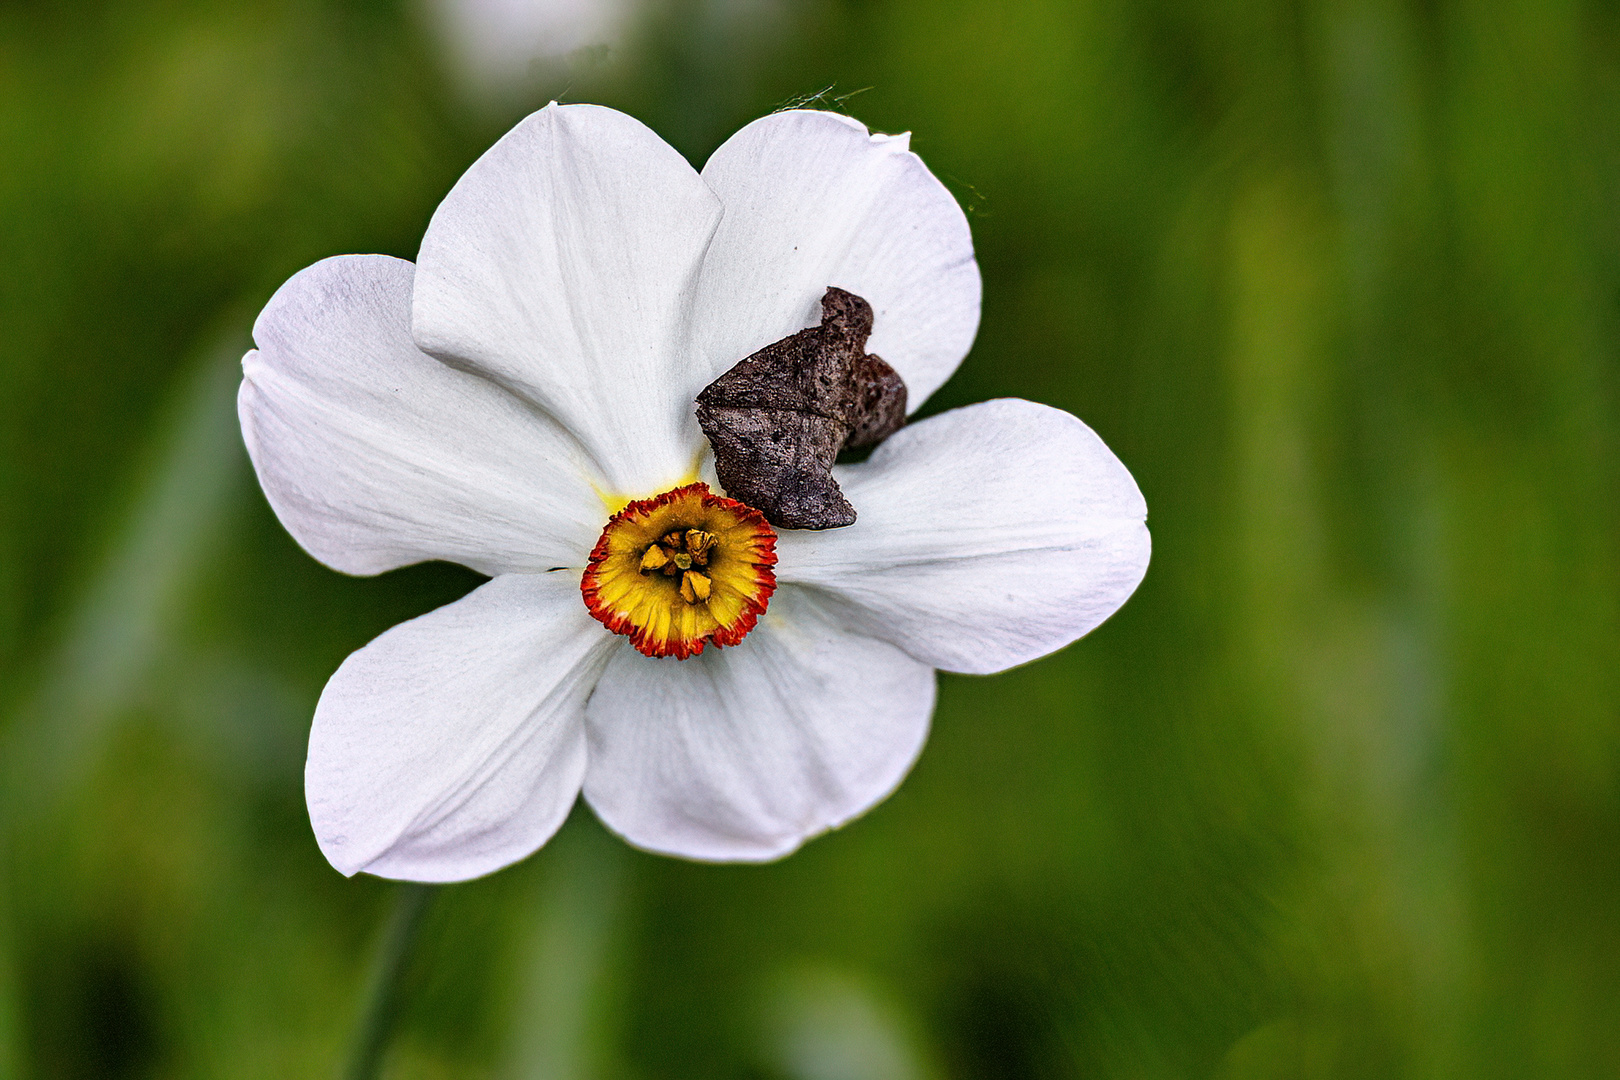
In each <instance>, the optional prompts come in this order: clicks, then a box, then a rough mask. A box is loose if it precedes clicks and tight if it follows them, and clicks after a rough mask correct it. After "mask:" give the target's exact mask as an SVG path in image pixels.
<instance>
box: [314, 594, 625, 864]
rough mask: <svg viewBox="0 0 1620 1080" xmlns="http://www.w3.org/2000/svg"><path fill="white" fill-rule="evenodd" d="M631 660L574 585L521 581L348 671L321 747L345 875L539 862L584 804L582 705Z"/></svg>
mask: <svg viewBox="0 0 1620 1080" xmlns="http://www.w3.org/2000/svg"><path fill="white" fill-rule="evenodd" d="M620 645H621V642H620V641H619V639H617V638H614V637H613V636H612V635H610V634H608V633H607V632H606V631H605V630H603V629H602V627H601V626H599V625H598V624H597V623H596V622H594V621H593V620H592V619H591V617H590V615H589V614H588V613H587V612H586V610H585V605H584V603H583V602H582V601H581V600H580V595H579V576H578V575H577V574H570V573H556V574H534V575H525V574H510V575H507V576H504V577H498V578H495V579H494V580H493V581H490V582H488V583H486V584H484V585H482V586H480V587H479V588H478V589H476V590H474V591H473V592H472V593H470V594H468V595H467V596H465V597H463V598H462V599H460V600H458V601H456V602H455V603H453V604H450V605H448V606H446V607H442V608H439V609H438V610H437V611H433V612H429V613H428V614H426V615H423V616H422V617H421V618H418V619H412V620H411V621H410V622H407V623H401V624H400V625H399V626H396V627H394V628H393V629H392V630H389V631H388V632H387V633H385V634H383V635H382V636H381V637H379V638H378V639H377V640H375V641H373V642H372V643H371V644H369V645H367V646H366V647H365V648H363V649H361V650H359V651H358V652H356V653H354V654H353V655H351V656H350V657H349V658H348V659H347V660H345V661H344V662H343V665H342V666H341V667H339V668H338V670H337V674H335V675H333V676H332V679H331V681H330V682H328V683H327V684H326V690H325V691H324V692H323V693H322V694H321V701H320V704H319V705H317V706H316V708H315V723H314V726H313V727H312V728H311V730H310V733H309V761H308V764H307V765H306V767H305V772H304V789H305V794H306V796H307V798H308V800H309V818H310V822H311V824H313V825H314V827H315V836H316V839H318V840H319V841H320V845H321V851H322V852H324V853H325V855H326V857H327V859H328V860H329V861H330V862H331V863H332V865H333V866H335V867H337V868H338V869H339V870H341V871H342V872H343V873H345V874H353V873H355V872H357V871H360V870H365V871H367V872H369V873H373V874H377V875H379V876H381V877H391V878H404V879H407V880H412V881H461V880H465V879H467V878H472V877H477V876H479V875H480V874H487V873H489V872H491V871H493V870H498V869H499V868H501V867H503V866H506V865H507V864H508V863H512V862H516V861H517V860H518V859H521V858H523V857H524V856H525V855H528V854H529V853H530V852H532V851H534V850H535V849H536V848H538V847H539V846H540V845H541V844H543V843H545V842H546V840H548V839H549V838H550V837H551V834H552V833H554V832H556V831H557V828H558V826H560V825H561V824H562V822H563V819H564V818H565V817H567V816H568V810H569V808H570V807H571V806H572V805H573V803H574V796H576V795H577V794H578V793H579V787H580V782H581V780H582V778H583V777H584V775H585V730H584V723H583V714H584V705H585V699H586V697H587V696H588V695H589V694H590V690H591V687H592V686H593V685H594V684H595V681H596V676H597V674H598V672H600V671H601V668H602V665H603V664H604V663H605V662H606V660H607V658H608V656H609V655H611V653H612V651H613V649H614V648H615V647H618V646H620Z"/></svg>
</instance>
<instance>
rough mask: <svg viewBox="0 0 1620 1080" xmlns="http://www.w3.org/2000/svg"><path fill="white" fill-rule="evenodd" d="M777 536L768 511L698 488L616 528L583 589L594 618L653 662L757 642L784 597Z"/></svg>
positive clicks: (627, 513) (621, 515)
mask: <svg viewBox="0 0 1620 1080" xmlns="http://www.w3.org/2000/svg"><path fill="white" fill-rule="evenodd" d="M775 565H776V533H775V531H774V530H772V528H771V526H770V523H769V522H767V521H766V520H765V518H764V515H762V514H761V513H760V512H759V511H758V510H755V509H754V508H753V507H751V506H747V505H745V504H743V503H740V502H737V501H736V500H734V499H727V498H724V497H722V496H719V495H716V494H714V493H713V492H711V491H710V490H709V487H708V485H707V484H701V483H698V484H688V485H686V486H685V487H679V488H675V489H674V490H673V491H666V492H664V493H663V494H662V495H657V496H654V497H653V498H650V499H641V500H639V501H636V502H632V503H631V504H630V505H628V506H626V507H625V508H624V509H623V510H620V511H619V512H618V513H617V514H614V515H613V516H612V517H611V518H609V519H608V523H607V527H606V528H604V529H603V530H602V536H601V539H599V540H597V542H596V547H595V548H594V549H592V551H591V557H590V561H589V563H588V565H587V566H586V569H585V574H584V577H583V578H581V580H580V592H581V593H582V594H583V595H584V597H585V606H586V607H587V608H588V609H589V610H590V613H591V615H592V616H593V617H594V618H596V619H597V620H598V621H599V622H601V623H602V625H604V626H606V627H607V628H608V629H609V630H611V631H613V632H614V633H615V634H624V635H625V636H627V637H628V638H629V639H630V643H631V644H632V645H634V646H635V648H636V650H637V651H638V652H641V653H643V654H644V655H647V656H673V657H676V658H678V659H681V660H685V659H687V658H689V657H692V656H696V655H698V654H699V653H701V652H702V651H703V649H704V647H705V646H706V645H707V644H708V643H709V642H711V641H712V642H713V643H714V644H716V645H736V644H737V643H738V642H740V641H742V639H743V638H745V637H747V636H748V632H749V631H750V630H752V629H753V628H754V626H755V624H757V623H758V622H759V617H760V616H761V615H763V614H764V613H765V609H766V608H767V607H768V606H769V605H770V601H771V594H772V593H774V592H775V591H776V573H775V571H774V570H773V569H772V567H774V566H775Z"/></svg>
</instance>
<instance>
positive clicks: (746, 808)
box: [240, 105, 1149, 881]
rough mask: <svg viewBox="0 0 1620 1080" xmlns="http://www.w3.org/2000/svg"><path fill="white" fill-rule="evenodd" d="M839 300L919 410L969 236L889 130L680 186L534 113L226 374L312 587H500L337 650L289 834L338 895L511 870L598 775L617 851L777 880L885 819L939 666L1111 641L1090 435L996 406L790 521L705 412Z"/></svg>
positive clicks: (950, 340)
mask: <svg viewBox="0 0 1620 1080" xmlns="http://www.w3.org/2000/svg"><path fill="white" fill-rule="evenodd" d="M829 286H837V287H838V288H840V289H843V290H847V291H848V293H850V294H853V295H854V296H857V297H861V298H864V299H865V300H866V301H867V302H869V304H870V306H871V308H872V311H873V329H872V334H871V338H870V341H869V343H868V347H869V348H870V350H871V352H872V353H874V354H876V355H877V356H880V357H882V358H883V359H884V360H885V361H887V362H888V364H889V365H891V366H892V367H893V369H894V371H895V372H898V374H899V375H900V376H901V377H902V378H903V379H904V381H905V384H906V388H907V390H908V392H909V404H910V408H912V409H915V408H916V406H917V405H919V404H921V403H922V402H923V401H924V399H926V398H927V396H928V395H929V394H930V393H932V392H933V391H934V390H935V389H937V388H938V387H939V385H940V384H941V383H943V382H944V381H945V379H946V378H947V377H948V376H949V375H950V374H951V372H952V371H953V370H954V369H955V367H956V366H957V364H958V363H959V362H960V361H961V359H962V357H963V355H964V354H965V353H966V352H967V349H968V346H969V345H970V344H971V343H972V340H973V336H974V333H975V331H976V329H977V326H978V319H979V272H978V267H977V265H976V263H975V262H974V258H973V247H972V240H971V237H970V235H969V232H968V225H967V221H966V220H965V218H964V217H963V215H962V212H961V210H960V209H959V208H958V207H957V205H956V203H955V201H954V200H953V199H952V198H951V196H950V194H949V193H948V192H947V191H946V190H945V188H944V187H943V186H942V185H941V184H940V183H939V181H938V180H936V179H935V178H934V177H933V175H932V174H930V173H929V171H928V170H927V168H925V167H924V165H923V163H922V161H921V160H920V159H919V158H918V157H917V156H916V155H915V154H912V153H911V152H910V151H909V150H908V149H907V138H906V136H903V135H902V136H888V135H871V134H868V132H867V130H866V129H865V128H864V127H862V126H861V125H860V124H858V123H856V122H854V121H852V120H850V119H849V118H847V117H844V116H840V115H836V114H830V113H824V112H813V111H802V110H800V111H791V112H783V113H777V114H775V115H772V116H768V117H765V118H764V119H761V120H758V121H756V122H754V123H752V124H750V125H748V126H747V127H745V128H744V129H743V130H742V131H740V132H738V133H737V134H736V135H735V136H733V137H732V138H731V139H730V141H728V142H727V143H726V144H725V145H724V146H722V147H721V148H720V149H719V150H717V151H716V152H715V154H714V156H713V157H711V158H710V159H709V161H708V163H707V164H706V165H705V166H704V168H703V171H702V173H701V174H699V173H698V172H696V171H694V170H693V169H692V168H691V167H690V166H689V165H688V164H687V163H686V161H685V160H684V159H682V158H681V156H680V155H679V154H677V153H676V152H675V151H674V150H673V149H671V148H670V147H669V146H667V145H665V144H664V143H663V142H662V141H661V140H659V139H658V137H657V136H655V135H654V134H653V133H652V132H651V131H649V130H648V129H647V128H646V127H644V126H642V125H641V124H640V123H638V122H637V121H635V120H633V119H631V118H630V117H627V116H625V115H623V114H621V113H618V112H614V111H612V110H610V109H605V108H599V107H595V106H585V105H568V106H558V105H551V106H549V107H547V108H545V109H543V110H541V111H540V112H538V113H536V114H534V115H533V116H530V117H529V118H528V119H526V120H525V121H523V122H522V123H521V124H519V125H518V126H517V128H515V129H514V130H513V131H511V132H510V133H509V134H507V135H506V136H505V137H504V138H503V139H501V140H500V142H498V143H496V145H495V146H494V147H493V148H492V149H490V151H489V152H488V153H486V154H485V155H484V156H483V157H482V158H480V159H479V161H478V162H477V163H475V164H474V165H473V166H472V168H471V169H469V170H468V172H467V173H466V175H465V176H463V177H462V179H461V180H460V182H458V183H457V184H456V186H455V187H454V188H453V189H452V190H451V192H450V194H449V195H448V196H447V197H446V198H445V200H444V202H443V203H442V204H441V205H440V206H439V209H438V211H437V213H435V215H434V217H433V220H432V222H431V223H430V224H429V226H428V230H427V234H426V236H425V237H424V239H423V241H422V247H421V252H420V254H419V256H418V259H417V262H416V263H415V264H414V265H413V264H411V263H409V262H404V261H402V260H399V259H392V258H385V257H381V256H344V257H339V258H334V259H328V260H326V261H324V262H320V263H317V264H316V265H314V266H312V267H310V268H309V269H307V270H304V271H303V272H301V273H299V274H298V275H296V276H295V277H293V278H292V279H291V280H290V281H288V282H287V284H286V285H284V286H283V287H282V288H281V290H280V291H278V292H277V293H276V295H275V296H274V298H272V299H271V301H270V303H269V304H268V305H267V306H266V308H265V310H264V312H263V314H261V315H260V317H259V320H258V322H257V324H256V325H255V327H254V338H255V341H256V344H257V346H258V347H257V348H256V349H255V350H254V351H252V352H250V353H248V355H247V357H246V359H245V360H244V361H243V367H244V371H245V378H244V380H243V383H242V390H241V396H240V413H241V421H242V431H243V436H244V438H245V440H246V443H247V447H248V451H249V453H250V455H251V457H252V459H253V464H254V467H255V469H256V470H257V471H258V475H259V481H260V483H261V484H262V485H263V487H264V491H265V494H266V495H267V496H268V497H269V500H270V503H271V505H272V506H273V507H274V508H275V511H276V514H277V516H278V517H279V518H280V519H281V521H282V523H283V524H284V525H285V526H286V528H287V529H288V531H289V532H291V533H292V535H293V536H294V537H295V538H296V539H297V540H298V542H299V543H300V544H301V545H303V547H304V548H305V549H306V550H307V551H308V552H309V553H310V554H312V555H313V556H314V557H315V558H317V559H319V560H320V561H322V562H323V563H325V564H326V565H328V566H331V567H333V568H335V569H337V570H341V571H344V572H347V573H351V574H375V573H380V572H382V571H385V570H389V569H391V568H394V567H398V566H404V565H406V564H408V563H414V562H420V561H423V560H428V559H445V560H450V561H452V562H458V563H462V564H464V565H466V566H469V567H472V568H473V569H475V570H477V571H480V572H481V573H484V574H487V575H489V576H490V578H491V580H490V581H488V582H487V583H485V584H483V585H481V586H480V587H478V588H477V589H475V590H474V591H473V592H471V593H470V594H469V595H467V596H466V597H464V598H463V599H461V600H458V601H456V602H455V603H453V604H450V605H448V606H446V607H443V608H440V609H439V610H437V611H433V612H430V613H429V614H427V615H423V616H422V617H420V618H417V619H413V620H411V621H410V622H407V623H403V624H401V625H399V626H396V627H394V628H393V629H392V630H389V631H388V632H387V633H385V634H383V635H382V636H381V637H379V638H377V639H376V640H375V641H373V642H371V643H370V644H369V645H367V646H365V647H364V648H362V649H360V650H359V651H358V652H356V653H354V654H353V655H352V656H350V657H349V658H348V659H347V660H346V661H344V663H343V665H342V666H341V667H339V669H338V671H337V673H336V674H335V675H333V676H332V679H331V681H330V682H329V683H328V684H327V686H326V690H325V692H324V693H323V694H322V695H321V699H320V703H319V705H318V706H317V707H316V711H315V720H314V725H313V728H312V730H311V732H310V742H309V759H308V765H307V769H306V773H305V780H306V792H307V796H308V801H309V812H310V819H311V821H312V823H313V825H314V829H315V834H316V836H317V838H318V840H319V842H320V846H321V850H322V851H323V852H325V854H326V856H327V858H328V859H330V860H331V862H332V865H333V866H335V867H337V868H338V869H339V870H341V871H342V872H344V873H346V874H352V873H355V872H357V871H361V870H364V871H367V872H369V873H373V874H377V875H380V876H383V877H391V878H407V879H415V880H423V881H450V880H457V879H462V878H469V877H474V876H477V875H479V874H484V873H488V872H490V871H492V870H495V869H497V868H499V867H501V866H504V865H506V864H508V863H511V862H513V861H515V860H517V859H520V858H522V857H523V856H525V855H527V854H529V853H530V852H532V851H534V850H535V849H536V848H538V847H539V846H540V845H541V844H543V843H544V842H545V841H546V840H547V839H548V838H549V837H550V836H551V834H552V833H553V832H554V831H555V830H556V829H557V827H558V826H559V825H560V824H561V823H562V821H563V819H564V818H565V817H566V816H567V814H568V811H569V809H570V807H571V806H572V805H573V803H574V800H575V798H576V796H578V794H579V793H580V791H581V790H582V789H583V791H584V795H585V798H586V800H587V801H588V802H589V803H590V805H591V806H592V807H593V808H594V809H595V811H596V813H597V814H598V815H599V816H600V817H601V819H602V820H603V822H604V823H606V824H607V826H608V827H609V828H611V829H613V830H614V831H615V832H617V833H619V834H621V835H622V836H623V837H625V838H626V839H627V840H628V841H630V842H631V843H633V844H635V845H637V846H639V847H643V848H646V849H649V850H653V851H661V852H667V853H670V854H674V855H680V856H685V857H689V858H694V859H707V860H764V859H772V858H776V857H778V856H781V855H783V854H785V853H787V852H789V851H792V850H793V849H795V848H796V847H798V846H799V845H800V844H802V843H803V842H804V841H805V840H806V839H808V838H809V837H812V836H814V835H816V834H818V833H820V832H823V831H825V830H827V829H830V828H833V827H834V826H837V825H840V824H842V823H844V822H846V821H848V820H850V819H851V818H853V817H855V816H856V815H858V814H860V813H862V812H863V811H865V810H866V809H868V808H869V807H871V806H872V805H873V804H874V803H876V802H878V801H879V800H881V799H882V798H883V797H884V796H885V795H887V794H888V793H889V792H890V791H891V790H893V789H894V787H895V786H896V785H897V784H898V783H899V782H900V780H901V778H902V777H903V776H904V775H905V773H906V771H907V770H908V769H909V768H910V766H911V764H912V762H913V761H914V760H915V758H916V756H917V754H918V752H919V751H920V749H921V747H922V744H923V741H924V738H925V736H926V734H927V730H928V723H929V717H930V715H931V713H932V711H933V705H934V670H935V669H936V668H941V669H945V670H949V671H962V672H981V673H984V672H994V671H1000V670H1003V669H1005V668H1008V667H1011V666H1013V665H1015V664H1020V663H1023V662H1025V661H1028V660H1032V659H1034V658H1036V657H1038V656H1042V655H1044V654H1046V653H1049V652H1051V651H1053V650H1055V649H1058V648H1060V647H1062V646H1063V645H1065V644H1067V643H1069V642H1071V641H1073V640H1074V639H1075V638H1077V637H1079V636H1080V635H1082V634H1084V633H1086V632H1087V631H1088V630H1090V629H1091V628H1092V627H1094V626H1096V625H1097V624H1098V623H1100V622H1102V620H1103V619H1105V618H1107V617H1108V616H1109V615H1110V614H1111V613H1112V612H1113V611H1114V610H1115V609H1116V608H1118V607H1119V605H1120V604H1122V603H1123V602H1124V601H1125V599H1126V597H1128V596H1129V595H1130V593H1131V591H1132V590H1133V589H1134V588H1135V587H1136V584H1137V582H1138V581H1139V580H1140V579H1141V577H1142V574H1143V573H1144V571H1145V569H1146V566H1147V561H1148V548H1149V544H1148V534H1147V529H1146V527H1145V525H1144V519H1145V516H1146V508H1145V506H1144V504H1143V501H1142V496H1141V494H1140V492H1139V491H1138V490H1137V487H1136V484H1135V483H1134V482H1133V481H1132V479H1131V477H1130V474H1129V473H1128V472H1127V471H1126V470H1125V468H1124V466H1123V465H1121V464H1120V462H1119V461H1118V460H1117V459H1116V458H1115V457H1114V455H1113V454H1112V453H1110V452H1109V450H1108V448H1107V447H1105V446H1104V445H1103V443H1102V441H1101V440H1099V439H1098V438H1097V436H1096V435H1095V434H1093V433H1092V432H1091V430H1090V429H1088V428H1087V427H1086V426H1085V425H1084V424H1082V423H1081V422H1080V421H1079V420H1076V419H1075V418H1074V417H1072V416H1070V415H1068V414H1067V413H1064V412H1060V411H1059V410H1056V409H1052V408H1048V407H1046V406H1043V405H1036V404H1032V403H1030V402H1027V401H1017V400H999V401H990V402H985V403H983V404H980V405H973V406H969V407H967V408H963V409H957V410H954V411H951V412H946V413H944V414H942V415H939V416H935V417H932V418H931V419H928V420H924V421H921V422H919V423H915V424H911V425H908V426H905V427H903V428H901V429H900V430H899V431H898V432H897V433H895V434H893V435H891V436H890V437H889V438H888V439H887V440H886V441H884V442H882V443H881V445H879V446H878V448H877V449H876V450H875V451H874V452H873V453H872V455H871V456H870V458H869V459H868V460H866V461H865V462H863V463H861V464H856V465H848V466H839V467H838V468H837V469H836V470H835V473H834V475H835V477H836V479H837V481H838V484H839V485H840V486H841V488H842V491H843V494H844V496H846V497H847V498H848V500H849V502H850V504H851V505H853V506H854V507H855V509H856V511H857V514H858V519H857V520H856V522H855V524H853V525H851V526H848V527H847V528H835V529H827V530H824V531H814V532H811V531H798V530H792V529H780V530H778V529H774V528H772V527H771V525H770V524H769V523H768V522H767V521H766V520H765V518H764V517H763V516H762V515H761V514H760V512H759V511H757V510H755V509H754V508H752V507H750V506H746V505H744V504H743V503H741V502H737V501H735V500H733V499H730V498H727V497H726V496H725V493H724V491H723V490H722V489H721V488H720V486H719V484H718V481H717V480H716V479H715V476H714V468H713V457H712V455H711V454H710V452H709V450H708V446H707V444H706V442H705V440H704V437H703V434H702V432H701V431H700V430H699V428H698V425H697V423H696V421H695V419H694V399H695V398H696V396H697V395H698V393H699V392H700V391H702V390H703V389H704V387H705V386H707V385H708V384H709V383H711V382H712V381H714V380H715V379H716V377H717V376H719V375H720V374H721V373H723V372H725V371H727V370H728V369H729V368H731V367H732V366H733V365H734V364H736V363H737V362H738V361H739V360H741V359H742V358H744V357H746V356H748V355H750V354H751V353H754V352H755V351H756V350H759V349H761V348H762V347H763V346H766V345H768V344H770V343H772V342H776V341H779V340H781V339H783V338H785V337H787V336H789V335H792V334H794V333H795V332H797V331H799V330H801V329H803V328H805V327H808V326H814V325H816V323H817V320H818V318H819V312H820V307H819V305H820V301H821V299H822V297H823V295H824V293H826V291H827V289H828V287H829Z"/></svg>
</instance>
